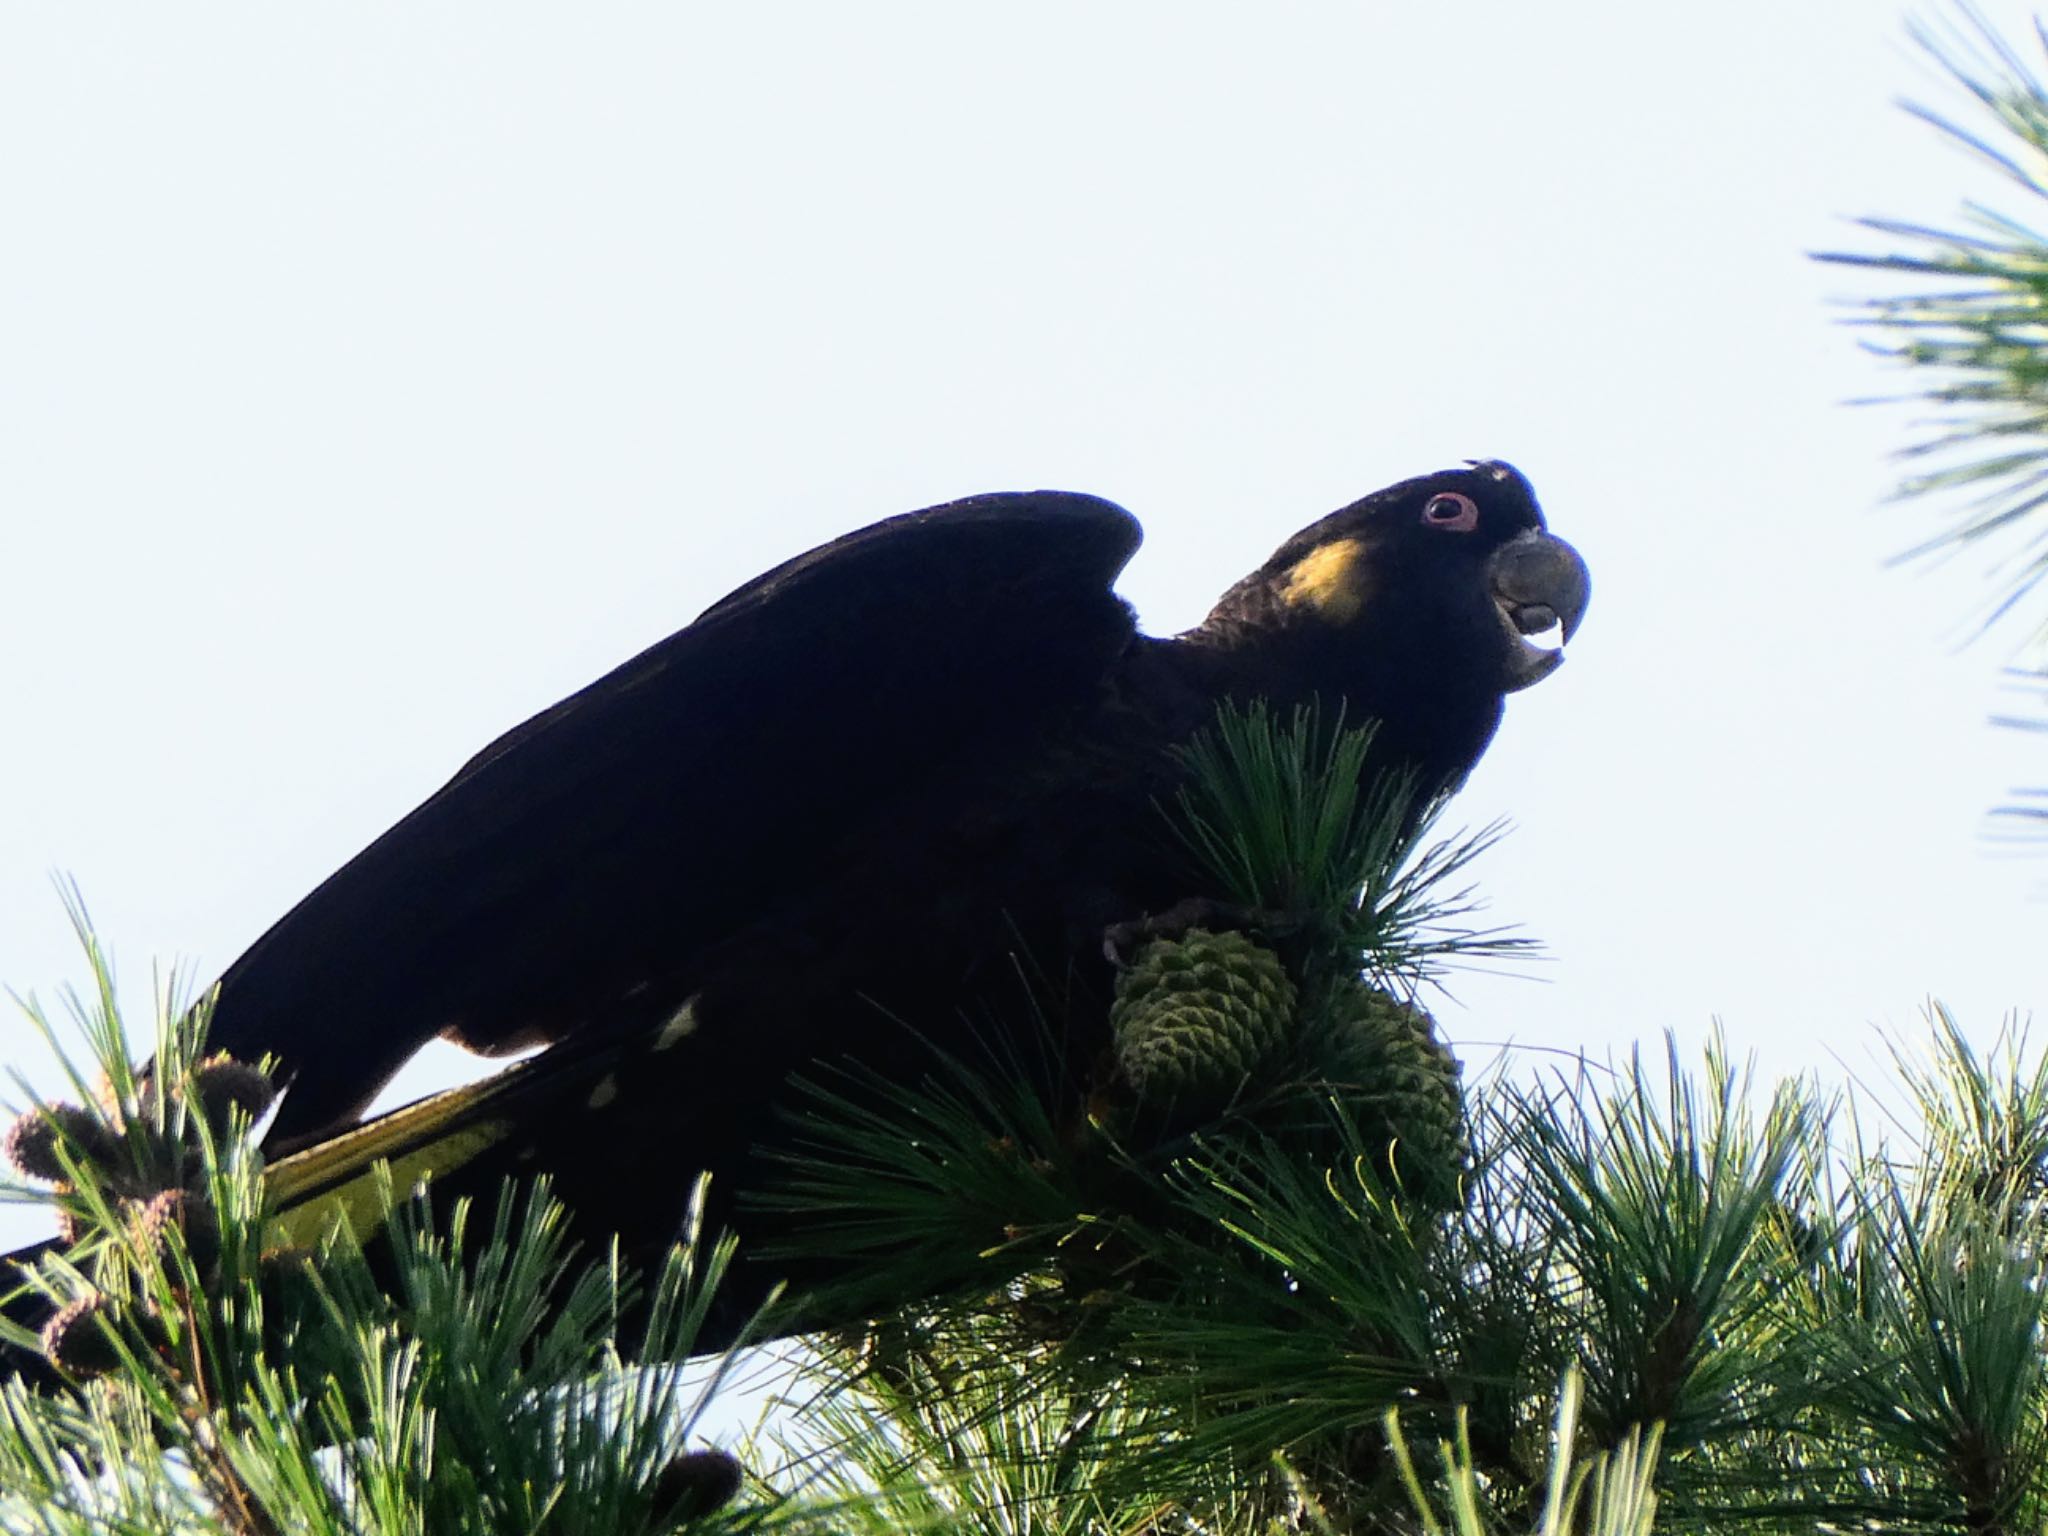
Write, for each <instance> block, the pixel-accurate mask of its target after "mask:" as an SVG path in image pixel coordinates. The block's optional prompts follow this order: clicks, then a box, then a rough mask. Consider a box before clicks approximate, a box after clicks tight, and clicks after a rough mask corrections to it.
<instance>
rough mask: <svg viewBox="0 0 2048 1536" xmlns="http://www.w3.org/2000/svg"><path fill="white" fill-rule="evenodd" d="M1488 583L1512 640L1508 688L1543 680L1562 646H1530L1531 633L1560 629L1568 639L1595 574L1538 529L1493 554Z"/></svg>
mask: <svg viewBox="0 0 2048 1536" xmlns="http://www.w3.org/2000/svg"><path fill="white" fill-rule="evenodd" d="M1486 582H1487V587H1488V590H1489V591H1490V592H1491V593H1492V594H1493V603H1494V607H1496V608H1497V609H1499V610H1500V617H1501V623H1502V625H1503V626H1504V627H1505V628H1506V629H1507V632H1508V636H1509V638H1510V641H1511V645H1510V649H1509V652H1508V658H1509V659H1508V672H1509V680H1508V691H1509V692H1513V691H1515V690H1516V689H1519V688H1527V687H1528V686H1529V685H1530V684H1531V683H1536V682H1541V681H1542V680H1543V679H1544V678H1546V677H1548V676H1550V674H1551V673H1553V672H1555V671H1556V670H1557V669H1558V667H1560V666H1561V665H1563V663H1564V649H1563V646H1562V645H1560V646H1559V647H1558V648H1557V649H1555V650H1550V649H1546V648H1544V647H1543V646H1540V645H1535V644H1532V643H1531V642H1530V640H1529V636H1531V635H1540V634H1544V633H1546V632H1548V631H1550V630H1553V629H1556V630H1559V631H1561V633H1562V637H1563V640H1564V641H1566V642H1569V641H1570V639H1571V637H1572V636H1573V635H1574V634H1575V633H1577V631H1578V627H1579V622H1580V621H1581V620H1582V619H1584V618H1585V616H1586V604H1587V602H1588V601H1589V600H1590V598H1591V597H1592V594H1593V578H1592V575H1591V573H1590V572H1588V571H1587V569H1586V562H1585V561H1583V560H1581V559H1580V558H1579V552H1578V551H1577V550H1576V549H1573V548H1572V547H1571V545H1569V544H1567V543H1565V541H1564V540H1563V539H1560V538H1558V537H1557V536H1556V535H1554V534H1549V533H1545V532H1543V531H1542V530H1540V529H1536V528H1531V529H1530V530H1529V531H1528V532H1526V533H1519V534H1517V535H1515V537H1514V538H1512V539H1510V540H1508V542H1507V543H1505V544H1503V545H1502V546H1501V547H1500V548H1499V549H1497V550H1495V551H1494V552H1493V558H1492V559H1491V560H1489V561H1488V562H1487V566H1486Z"/></svg>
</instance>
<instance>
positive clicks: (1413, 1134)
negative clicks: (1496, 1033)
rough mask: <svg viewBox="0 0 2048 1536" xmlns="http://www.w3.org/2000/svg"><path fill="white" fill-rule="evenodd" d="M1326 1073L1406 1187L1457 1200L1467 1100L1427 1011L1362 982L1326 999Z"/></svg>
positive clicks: (1436, 1199)
mask: <svg viewBox="0 0 2048 1536" xmlns="http://www.w3.org/2000/svg"><path fill="white" fill-rule="evenodd" d="M1328 1020H1329V1034H1328V1037H1327V1038H1328V1048H1327V1055H1326V1059H1325V1064H1324V1071H1325V1073H1326V1075H1327V1076H1328V1078H1329V1080H1330V1084H1331V1086H1332V1087H1333V1088H1335V1089H1336V1090H1337V1092H1338V1094H1339V1096H1340V1097H1341V1098H1342V1099H1343V1100H1344V1102H1345V1103H1346V1104H1347V1105H1348V1106H1349V1107H1350V1109H1351V1117H1352V1122H1353V1124H1354V1125H1356V1127H1357V1128H1358V1131H1359V1135H1360V1137H1361V1139H1362V1140H1363V1141H1364V1142H1365V1144H1366V1146H1367V1147H1368V1148H1369V1149H1370V1150H1372V1151H1373V1152H1374V1153H1376V1154H1379V1155H1380V1156H1383V1157H1385V1158H1387V1159H1388V1160H1389V1164H1388V1166H1389V1168H1390V1169H1391V1171H1392V1172H1393V1173H1394V1174H1395V1176H1396V1177H1398V1178H1399V1179H1400V1181H1401V1183H1402V1184H1403V1186H1404V1187H1406V1188H1408V1189H1409V1190H1410V1191H1412V1192H1413V1193H1416V1194H1418V1195H1422V1196H1424V1197H1425V1198H1428V1199H1430V1200H1432V1201H1433V1202H1440V1203H1447V1202H1455V1200H1456V1198H1457V1193H1456V1192H1457V1181H1458V1176H1459V1174H1460V1173H1461V1172H1462V1171H1463V1168H1464V1161H1465V1100H1464V1094H1463V1093H1462V1091H1461V1090H1460V1088H1459V1067H1458V1061H1457V1058H1456V1057H1454V1056H1453V1055H1451V1053H1450V1052H1449V1051H1448V1050H1446V1049H1445V1048H1444V1045H1443V1043H1442V1042H1441V1041H1440V1040H1438V1039H1437V1037H1436V1026H1435V1023H1434V1021H1433V1020H1432V1019H1431V1018H1430V1016H1429V1015H1428V1014H1427V1013H1426V1012H1424V1011H1423V1010H1422V1009H1420V1008H1418V1007H1416V1006H1415V1005H1414V1004H1412V1003H1404V1002H1402V1001H1401V1000H1400V999H1398V998H1395V997H1391V996H1389V995H1388V994H1387V993H1385V992H1381V991H1379V990H1378V989H1377V988H1374V987H1369V986H1367V985H1366V984H1365V983H1364V982H1362V981H1357V980H1353V981H1351V982H1348V983H1346V984H1344V985H1343V986H1341V987H1340V989H1339V990H1338V992H1337V994H1336V995H1335V996H1334V997H1332V998H1331V1000H1330V1008H1329V1012H1328Z"/></svg>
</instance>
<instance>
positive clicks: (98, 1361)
mask: <svg viewBox="0 0 2048 1536" xmlns="http://www.w3.org/2000/svg"><path fill="white" fill-rule="evenodd" d="M107 1309H108V1303H107V1298H106V1297H104V1296H102V1295H100V1294H99V1293H98V1292H94V1293H92V1294H91V1295H87V1296H81V1297H79V1298H78V1299H77V1300H76V1301H72V1302H68V1303H66V1305H65V1306H64V1307H63V1308H62V1309H61V1310H60V1311H59V1312H58V1313H57V1315H56V1316H55V1317H53V1318H51V1319H50V1320H49V1321H48V1322H47V1323H45V1324H43V1336H42V1346H43V1353H44V1354H45V1355H47V1356H48V1357H49V1359H50V1361H51V1362H52V1363H53V1364H55V1365H56V1366H58V1367H59V1368H60V1369H62V1370H66V1371H69V1372H70V1373H71V1374H72V1375H74V1376H104V1375H106V1373H107V1372H109V1371H113V1370H118V1369H120V1365H121V1355H120V1352H119V1351H118V1350H116V1349H115V1348H114V1342H113V1340H112V1339H109V1338H108V1337H107V1334H106V1330H105V1329H103V1328H102V1327H101V1326H100V1324H99V1318H100V1316H101V1314H103V1313H105V1312H106V1311H107Z"/></svg>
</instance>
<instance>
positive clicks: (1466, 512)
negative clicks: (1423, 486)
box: [1422, 491, 1479, 533]
mask: <svg viewBox="0 0 2048 1536" xmlns="http://www.w3.org/2000/svg"><path fill="white" fill-rule="evenodd" d="M1422 520H1423V521H1424V522H1425V523H1427V524H1429V526H1430V527H1432V528H1441V529H1443V530H1444V531H1445V532H1446V533H1470V532H1471V531H1472V530H1473V529H1474V528H1477V527H1478V526H1479V503H1478V502H1476V501H1474V500H1473V499H1472V498H1471V497H1470V496H1466V495H1462V494H1460V493H1459V492H1457V491H1439V492H1438V493H1437V494H1436V495H1434V496H1432V497H1430V498H1429V501H1428V503H1427V505H1425V506H1424V507H1423V509H1422Z"/></svg>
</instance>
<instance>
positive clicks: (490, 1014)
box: [210, 492, 1139, 1139]
mask: <svg viewBox="0 0 2048 1536" xmlns="http://www.w3.org/2000/svg"><path fill="white" fill-rule="evenodd" d="M1138 539H1139V531H1138V526H1137V523H1136V522H1135V520H1134V519H1132V518H1131V516H1130V514H1128V513H1127V512H1124V511H1123V510H1122V509H1121V508H1119V507H1116V506H1114V505H1112V504H1110V503H1108V502H1105V501H1099V500H1096V499H1095V498H1092V497H1086V496H1076V495H1068V494H1063V493H1057V492H1038V493H1029V494H1019V495H1004V496H985V497H977V498H974V499H972V500H969V501H962V502H955V503H953V504H951V505H948V506H942V507H934V508H931V509H929V510H927V511H923V512H913V513H910V514H907V515H905V516H903V517H897V518H891V519H890V520H888V521H887V522H883V523H878V524H876V525H874V526H873V527H870V528H866V529H863V530H861V531H860V532H857V533H853V534H849V535H848V536H846V537H845V538H843V539H840V540H838V541H836V542H834V543H832V544H829V545H826V546H824V547H823V548H821V549H818V550H814V551H812V552H811V553H809V554H805V555H802V556H800V557H798V558H797V559H795V560H791V561H789V562H788V563H786V564H784V565H782V566H779V567H777V568H776V569H775V570H773V571H771V572H769V573H768V574H766V575H764V576H762V577H759V578H757V579H756V580H754V581H752V582H750V583H748V584H747V585H746V586H744V587H742V588H740V589H739V590H738V591H737V592H734V593H733V594H732V595H731V596H729V597H727V598H725V599H723V600H722V601H720V602H719V603H717V604H715V605H714V606H713V607H711V608H710V609H708V610H707V611H706V612H705V613H704V614H703V615H702V616H701V617H700V618H699V619H697V621H696V622H695V623H693V624H691V625H690V626H689V627H688V628H686V629H683V630H681V631H679V632H678V633H676V634H674V635H671V636H670V637H669V638H668V639H666V640H664V641H662V642H660V643H659V644H657V645H655V646H653V647H651V648H650V649H648V650H646V651H644V652H642V653H641V654H640V655H638V656H636V657H635V658H633V659H632V660H631V661H629V662H627V663H626V664H625V665H624V666H621V667H619V668H618V669H617V670H615V671H613V672H611V673H609V674H608V675H606V676H605V677H603V678H600V679H599V680H598V681H597V682H595V683H593V684H591V685H590V686H589V687H588V688H585V689H583V690H582V691H581V692H579V693H576V694H574V695H572V696H571V697H569V698H568V699H565V700H564V701H562V702H561V703H560V704H557V705H555V706H554V707H553V708H551V709H548V710H546V711H543V712H542V713H541V714H539V715H537V716H535V717H534V718H533V719H532V720H529V721H527V722H526V723H525V724H523V725H520V726H518V727H515V728H514V729H513V730H512V731H510V732H508V733H507V734H506V735H504V736H503V737H501V738H499V739H498V740H497V741H496V742H494V743H493V744H492V745H490V746H489V747H487V748H485V749H484V750H483V751H482V752H480V753H478V754H477V756H476V757H474V758H473V759H471V761H470V762H469V763H468V764H466V765H465V766H464V767H463V768H462V770H461V771H460V772H459V773H457V774H456V776H455V777H454V779H453V780H451V781H450V782H449V783H448V785H447V786H446V787H445V788H443V789H442V790H440V791H439V792H438V793H437V794H435V795H434V796H433V798H431V799H430V800H428V801H427V802H426V803H425V804H424V805H422V806H420V807H419V808H418V809H417V810H415V811H413V812H412V813H411V814H410V815H408V816H407V817H406V818H405V819H404V820H403V821H400V822H399V823H398V824H397V825H396V826H394V827H392V828H391V830H390V831H388V832H386V833H385V834H384V835H383V836H382V837H380V838H378V839H377V841H376V842H374V843H372V844H371V845H370V846H369V847H368V848H366V849H364V850H363V852H362V853H360V854H358V855H357V856H356V857H355V858H354V859H352V860H351V861H350V862H349V863H348V864H346V865H344V866H343V867H342V868H341V869H340V870H339V871H338V872H337V873H335V874H334V875H333V876H331V877H330V878H329V879H328V880H327V881H326V882H325V883H324V884H322V885H321V886H320V887H319V888H318V889H317V890H315V891H314V892H313V893H312V894H311V895H309V896H308V897H306V899H305V900H303V901H302V902H300V903H299V904H298V905H297V906H296V907H294V908H293V909H292V910H291V911H290V912H289V913H287V914H286V915H285V916H284V917H283V918H282V919H281V920H280V921H279V922H278V923H277V924H276V925H275V926H274V927H272V928H271V929H270V930H269V932H267V933H265V934H264V935H263V937H262V938H260V939H258V940H257V941H256V943H255V944H254V945H252V946H251V947H250V949H249V950H248V952H247V953H246V954H244V955H243V956H242V957H241V958H240V959H239V960H237V961H236V962H235V963H234V964H233V965H232V966H231V967H230V968H229V969H228V971H227V973H226V974H225V975H224V976H223V977H222V978H221V984H220V990H219V995H218V1001H217V1004H216V1008H215V1013H214V1020H213V1028H212V1031H211V1035H210V1041H211V1044H212V1045H213V1046H214V1047H216V1048H219V1049H223V1050H227V1051H231V1052H233V1053H234V1054H235V1055H237V1056H240V1057H243V1058H245V1059H254V1058H255V1057H257V1056H260V1055H263V1054H266V1053H267V1054H270V1055H273V1056H275V1057H277V1058H279V1059H280V1061H281V1063H282V1074H281V1075H282V1076H283V1077H285V1078H286V1079H288V1080H290V1081H291V1083H292V1090H291V1092H290V1094H289V1095H288V1096H287V1097H286V1100H285V1103H284V1106H283V1108H282V1109H281V1110H280V1113H279V1119H278V1122H277V1124H276V1125H275V1127H274V1128H273V1131H272V1135H273V1138H274V1139H275V1138H283V1139H289V1138H292V1137H295V1136H298V1135H301V1134H304V1133H306V1132H309V1131H313V1130H317V1129H320V1128H322V1127H325V1126H328V1125H331V1124H333V1123H335V1122H337V1121H340V1120H343V1119H347V1118H350V1117H353V1116H354V1115H356V1114H357V1113H359V1112H360V1110H361V1108H362V1106H363V1105H364V1104H365V1103H366V1102H367V1101H368V1100H369V1098H370V1097H371V1096H372V1095H374V1094H375V1092H376V1091H377V1089H378V1088H379V1087H380V1086H382V1084H383V1083H384V1082H385V1081H386V1080H387V1079H388V1078H389V1077H390V1075H391V1074H392V1073H393V1072H394V1071H396V1070H397V1068H398V1067H399V1066H400V1065H401V1064H403V1062H404V1061H405V1060H406V1058H407V1057H409V1056H411V1055H412V1053H413V1052H414V1051H416V1050H417V1049H418V1048H419V1047H420V1046H421V1045H423V1044H424V1043H426V1041H428V1040H429V1039H431V1038H432V1037H433V1036H435V1035H436V1034H440V1033H444V1032H445V1033H448V1034H450V1035H451V1036H453V1037H454V1038H457V1039H459V1040H461V1041H462V1042H463V1043H465V1044H468V1045H470V1046H472V1047H473V1048H477V1049H483V1050H509V1049H514V1048H517V1047H518V1046H520V1045H523V1044H527V1043H533V1042H537V1041H542V1040H554V1039H560V1038H563V1037H564V1036H566V1035H569V1034H572V1033H574V1032H575V1031H576V1030H577V1029H578V1028H579V1026H582V1025H585V1024H587V1023H590V1022H593V1021H594V1020H596V1019H598V1018H600V1017H602V1015H603V1011H604V1010H605V1009H606V1008H608V1007H615V1006H617V1004H618V1002H619V1000H620V999H622V998H628V997H631V996H632V995H633V994H634V993H635V991H636V990H644V989H645V988H646V986H647V982H648V978H650V977H654V976H660V977H663V978H665V981H666V983H667V984H668V985H671V986H673V985H675V984H677V983H678V982H679V981H680V982H683V983H686V982H687V980H688V975H689V971H690V966H691V963H692V956H693V955H696V954H700V953H702V952H704V951H706V950H708V949H709V948H711V947H713V946H715V945H716V944H717V943H719V942H720V941H721V940H722V939H723V938H725V937H726V936H728V935H729V934H730V933H732V932H733V931H734V930H735V929H736V927H737V926H738V925H740V924H743V923H744V922H745V921H746V920H747V919H748V917H749V916H750V915H751V914H753V913H755V912H757V911H758V910H759V909H760V908H761V907H762V906H763V905H764V904H766V903H768V902H769V901H771V900H772V898H773V894H774V893H775V892H776V891H778V890H788V889H790V888H791V886H792V884H797V885H800V884H801V882H803V881H804V880H805V879H806V874H807V860H815V859H817V858H819V857H820V856H821V855H820V852H819V850H820V848H821V847H822V846H825V845H826V844H827V843H828V842H829V840H830V839H831V838H832V837H833V836H835V835H836V834H837V833H839V832H840V831H841V830H843V829H844V828H845V827H847V826H848V825H849V824H850V823H852V822H854V821H856V820H858V819H859V818H861V817H862V816H863V814H864V812H865V811H866V810H867V809H868V808H869V807H872V806H874V805H876V804H878V803H883V802H894V801H898V800H900V798H901V797H903V796H905V795H914V794H915V793H916V792H917V787H918V786H919V785H920V784H922V783H929V782H932V781H933V780H934V778H935V776H939V775H943V774H944V773H945V772H946V771H947V768H948V766H949V764H952V763H954V762H957V761H959V760H961V759H962V758H963V756H964V755H966V754H968V753H970V752H973V751H975V750H977V749H980V750H986V749H987V747H988V745H989V743H990V741H991V739H992V738H1000V737H1001V736H1003V735H1005V734H1008V733H1013V732H1014V733H1023V734H1028V733H1029V732H1031V731H1032V730H1033V729H1036V728H1040V727H1042V726H1043V724H1044V723H1045V722H1046V721H1047V720H1048V719H1049V718H1052V717H1055V716H1057V715H1059V714H1061V713H1063V712H1066V711H1070V710H1073V709H1075V708H1077V707H1080V706H1081V705H1083V704H1085V703H1086V702H1087V701H1088V700H1090V699H1091V697H1092V695H1093V691H1094V688H1095V685H1096V683H1097V682H1098V681H1099V679H1100V678H1101V677H1102V676H1103V673H1104V671H1105V669H1106V668H1107V667H1108V666H1109V665H1110V663H1111V662H1112V661H1113V659H1114V658H1115V657H1116V656H1117V654H1118V653H1119V652H1120V651H1121V650H1122V649H1123V647H1124V646H1125V645H1126V644H1127V643H1128V642H1129V640H1130V638H1131V635H1132V634H1133V632H1134V630H1133V625H1132V621H1131V616H1130V611H1129V609H1128V608H1127V607H1126V606H1125V605H1124V604H1123V603H1122V602H1121V601H1120V600H1119V599H1117V598H1116V596H1115V595H1114V594H1113V593H1112V591H1111V590H1110V587H1111V583H1112V582H1113V581H1114V580H1115V578H1116V575H1117V573H1118V572H1119V571H1120V570H1121V569H1122V568H1123V565H1124V563H1125V562H1126V561H1127V560H1128V559H1129V558H1130V556H1131V553H1132V552H1133V551H1134V550H1135V549H1136V548H1137V544H1138Z"/></svg>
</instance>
